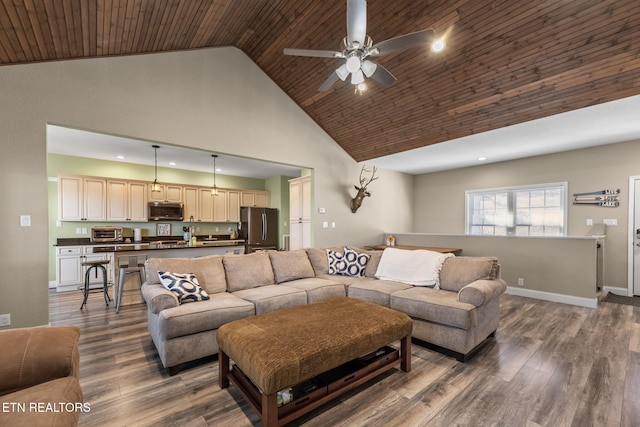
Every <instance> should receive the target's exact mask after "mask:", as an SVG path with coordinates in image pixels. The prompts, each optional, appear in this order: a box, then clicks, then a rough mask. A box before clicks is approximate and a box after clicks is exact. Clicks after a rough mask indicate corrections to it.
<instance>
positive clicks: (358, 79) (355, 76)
mask: <svg viewBox="0 0 640 427" xmlns="http://www.w3.org/2000/svg"><path fill="white" fill-rule="evenodd" d="M360 83H364V73H363V72H362V70H357V71H356V72H355V73H351V84H353V85H358V84H360Z"/></svg>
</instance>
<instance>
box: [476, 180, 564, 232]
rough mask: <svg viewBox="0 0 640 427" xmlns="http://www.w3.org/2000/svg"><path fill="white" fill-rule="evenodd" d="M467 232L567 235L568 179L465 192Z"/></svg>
mask: <svg viewBox="0 0 640 427" xmlns="http://www.w3.org/2000/svg"><path fill="white" fill-rule="evenodd" d="M466 206H467V208H466V212H467V213H466V233H467V234H475V235H495V236H541V237H543V236H564V235H566V233H567V231H566V222H567V219H566V218H567V212H566V206H567V183H566V182H564V183H551V184H540V185H532V186H521V187H510V188H498V189H485V190H473V191H467V192H466Z"/></svg>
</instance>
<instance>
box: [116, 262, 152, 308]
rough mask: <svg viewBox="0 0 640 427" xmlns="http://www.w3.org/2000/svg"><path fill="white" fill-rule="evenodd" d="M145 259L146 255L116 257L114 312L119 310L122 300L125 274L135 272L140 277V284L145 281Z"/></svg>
mask: <svg viewBox="0 0 640 427" xmlns="http://www.w3.org/2000/svg"><path fill="white" fill-rule="evenodd" d="M146 260H147V256H146V255H130V256H129V255H123V256H120V257H118V269H119V273H118V294H117V296H116V313H117V312H119V311H120V302H121V301H122V288H123V286H124V282H125V281H126V276H127V274H131V273H137V274H138V277H139V279H140V286H142V284H143V283H144V281H145V271H144V263H145V261H146Z"/></svg>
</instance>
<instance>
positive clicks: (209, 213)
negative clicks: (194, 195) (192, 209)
mask: <svg viewBox="0 0 640 427" xmlns="http://www.w3.org/2000/svg"><path fill="white" fill-rule="evenodd" d="M214 197H216V196H213V195H211V188H206V187H202V188H198V219H197V221H200V222H213V198H214Z"/></svg>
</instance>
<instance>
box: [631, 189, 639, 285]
mask: <svg viewBox="0 0 640 427" xmlns="http://www.w3.org/2000/svg"><path fill="white" fill-rule="evenodd" d="M630 183H631V187H630V190H631V191H632V192H633V193H632V194H633V196H634V197H633V204H632V209H633V213H632V216H631V217H632V218H633V227H632V230H633V294H634V295H640V177H634V178H632V179H631V180H630Z"/></svg>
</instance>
